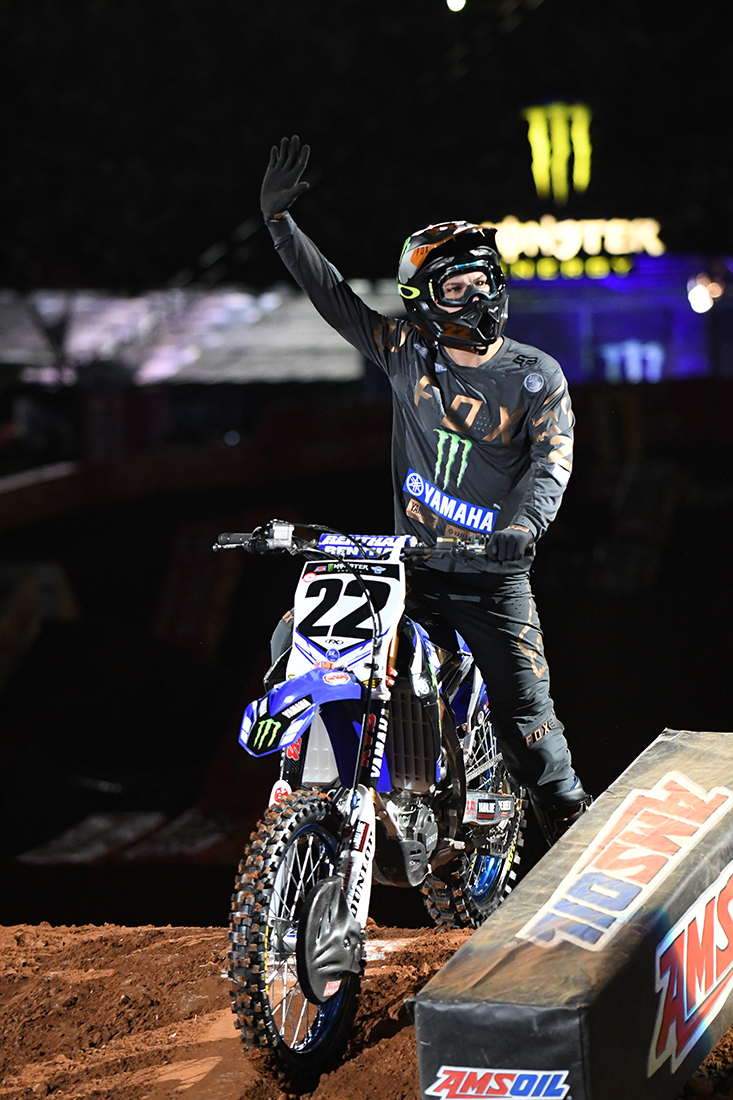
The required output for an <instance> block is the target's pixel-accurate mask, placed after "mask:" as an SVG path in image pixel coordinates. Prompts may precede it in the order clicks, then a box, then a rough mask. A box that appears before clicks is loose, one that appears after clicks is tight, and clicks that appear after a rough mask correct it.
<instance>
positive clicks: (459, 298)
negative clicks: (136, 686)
mask: <svg viewBox="0 0 733 1100" xmlns="http://www.w3.org/2000/svg"><path fill="white" fill-rule="evenodd" d="M474 272H479V273H480V274H482V275H484V276H485V277H486V282H485V283H483V285H482V286H477V285H476V284H475V283H467V284H466V286H465V288H464V290H463V293H462V294H460V295H455V294H453V295H448V294H446V293H445V291H444V289H443V288H444V286H445V284H446V283H447V282H448V281H449V280H450V279H455V278H456V276H458V275H468V274H473V273H474ZM504 290H505V283H504V275H503V273H502V271H501V268H497V267H496V265H495V264H494V263H491V261H489V260H474V261H472V262H470V263H465V264H455V265H454V266H453V267H449V268H446V270H445V271H443V272H441V275H440V278H439V279H431V280H430V281H429V283H428V291H429V293H430V296H431V298H432V299H433V301H434V302H437V303H438V305H442V306H454V307H455V306H457V307H459V308H461V307H462V306H466V305H468V304H469V303H470V302H472V301H473V300H474V299H475V298H477V297H478V298H480V299H484V300H485V301H493V300H494V299H496V298H498V297H500V296H501V294H503V292H504Z"/></svg>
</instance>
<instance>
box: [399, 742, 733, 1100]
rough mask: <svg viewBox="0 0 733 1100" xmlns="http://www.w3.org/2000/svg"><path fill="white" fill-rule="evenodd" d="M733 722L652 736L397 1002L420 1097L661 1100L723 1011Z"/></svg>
mask: <svg viewBox="0 0 733 1100" xmlns="http://www.w3.org/2000/svg"><path fill="white" fill-rule="evenodd" d="M732 903H733V734H726V733H693V732H689V731H672V730H665V732H664V733H663V734H662V735H661V736H660V737H658V738H657V740H656V741H655V742H654V743H653V744H652V745H650V746H649V748H648V749H646V751H645V752H644V753H642V755H641V756H640V757H639V758H638V759H637V760H636V761H635V763H634V764H633V765H632V766H631V767H630V768H629V769H627V771H626V772H624V774H623V775H622V776H621V777H620V778H619V779H618V780H617V781H616V782H615V783H614V784H612V786H611V787H610V788H609V790H608V791H607V792H606V793H605V794H604V795H603V796H602V797H601V798H600V799H599V800H598V801H597V802H596V803H595V805H594V806H593V808H592V810H591V811H590V813H588V814H585V815H584V816H583V818H581V820H580V821H579V822H578V823H577V824H576V825H575V826H574V827H573V828H572V829H571V830H570V832H569V833H568V834H567V835H566V836H565V837H563V839H562V840H561V841H560V843H559V844H557V845H556V846H555V847H554V848H553V849H552V850H551V851H550V852H549V853H548V854H547V855H546V856H545V857H544V858H543V859H542V860H541V862H540V863H539V864H538V865H537V866H536V867H535V868H533V870H532V871H531V872H530V873H529V875H527V877H526V879H524V881H523V882H521V883H520V885H519V886H518V887H517V889H516V890H515V891H514V893H512V894H511V896H510V897H509V898H508V899H507V900H506V902H505V903H504V904H503V905H502V907H501V908H500V909H499V910H498V912H497V913H495V914H494V915H493V916H492V917H490V918H489V919H488V920H487V921H486V923H485V924H484V925H483V927H482V928H480V929H479V930H478V931H477V932H476V933H474V935H473V936H472V937H471V939H470V940H469V941H468V942H467V943H466V944H465V945H464V946H463V947H462V948H461V949H460V951H458V952H457V954H456V955H455V956H454V957H453V958H452V959H451V960H450V962H449V963H447V965H446V966H444V967H443V969H442V970H441V971H440V972H439V973H438V974H436V976H435V977H434V978H433V979H432V981H430V982H429V983H428V984H427V986H425V988H424V989H423V990H422V991H421V992H420V993H419V994H418V996H417V997H416V998H415V999H414V1000H413V1002H412V1008H413V1011H414V1017H415V1027H416V1031H417V1046H418V1057H419V1063H420V1083H421V1088H422V1095H423V1096H424V1097H439V1098H442V1100H459V1098H461V1097H465V1098H468V1097H471V1098H474V1097H479V1096H481V1097H483V1096H486V1097H492V1098H496V1097H525V1096H526V1097H558V1098H562V1100H618V1097H619V1096H628V1097H637V1096H638V1097H641V1096H643V1097H645V1098H647V1097H648V1098H650V1100H651V1098H660V1100H662V1098H668V1100H673V1098H675V1097H677V1096H679V1095H680V1094H681V1092H682V1087H683V1085H684V1083H685V1081H686V1080H687V1079H688V1078H689V1077H690V1075H691V1074H692V1072H693V1071H694V1070H695V1069H696V1067H697V1066H698V1065H699V1064H700V1062H701V1061H702V1060H703V1059H704V1058H705V1056H706V1055H707V1054H708V1053H709V1051H710V1050H711V1049H712V1047H713V1046H714V1045H715V1043H716V1042H717V1040H718V1039H719V1038H720V1036H721V1035H722V1034H723V1033H724V1032H725V1031H726V1030H727V1029H728V1028H729V1027H730V1026H731V1023H733V916H732V915H731V905H732Z"/></svg>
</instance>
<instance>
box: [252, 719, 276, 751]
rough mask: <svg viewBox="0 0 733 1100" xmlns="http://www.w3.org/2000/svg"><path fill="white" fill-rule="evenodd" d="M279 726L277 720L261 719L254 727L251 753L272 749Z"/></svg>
mask: <svg viewBox="0 0 733 1100" xmlns="http://www.w3.org/2000/svg"><path fill="white" fill-rule="evenodd" d="M281 726H282V722H279V721H278V720H277V718H261V719H260V721H259V722H258V723H257V725H256V727H255V731H254V734H255V735H254V738H253V739H252V749H253V751H254V752H260V750H261V749H267V748H272V746H273V745H274V744H275V742H276V740H277V735H278V733H279V732H280V727H281Z"/></svg>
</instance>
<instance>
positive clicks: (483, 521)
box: [402, 444, 496, 534]
mask: <svg viewBox="0 0 733 1100" xmlns="http://www.w3.org/2000/svg"><path fill="white" fill-rule="evenodd" d="M469 445H470V444H469ZM439 454H440V452H439ZM452 461H454V459H453V460H452ZM461 476H463V475H461ZM445 481H446V482H447V477H446V478H445ZM444 483H445V482H444ZM402 488H403V490H404V491H405V492H406V493H409V494H410V496H411V497H413V498H414V499H415V500H418V501H420V502H421V503H422V504H426V505H427V506H428V508H430V510H431V511H432V512H434V513H435V514H436V515H438V516H442V517H443V518H444V519H448V520H450V521H451V523H453V524H455V525H456V527H464V528H467V529H468V530H469V531H485V532H486V533H487V534H490V533H491V532H492V531H493V530H494V522H495V520H496V512H494V511H492V510H491V509H490V508H479V507H478V505H476V504H471V503H470V501H467V500H461V498H460V497H453V496H450V495H449V494H448V493H444V492H442V491H441V490H440V489H438V488H437V486H435V485H433V484H432V482H430V481H428V479H427V478H425V477H423V476H422V475H421V474H418V473H417V472H416V471H415V470H412V469H410V470H408V472H407V477H406V478H405V482H404V485H403V486H402Z"/></svg>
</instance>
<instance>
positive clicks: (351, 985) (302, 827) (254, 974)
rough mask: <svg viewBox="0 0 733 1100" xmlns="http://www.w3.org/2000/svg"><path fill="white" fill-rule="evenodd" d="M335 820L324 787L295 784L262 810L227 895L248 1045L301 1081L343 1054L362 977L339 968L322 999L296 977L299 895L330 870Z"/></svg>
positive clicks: (237, 994)
mask: <svg viewBox="0 0 733 1100" xmlns="http://www.w3.org/2000/svg"><path fill="white" fill-rule="evenodd" d="M340 827H341V818H340V815H339V814H338V812H337V810H336V808H335V806H334V805H333V803H332V801H331V800H330V799H329V798H328V797H327V796H326V795H324V794H320V793H318V792H314V791H300V792H297V793H295V794H293V795H290V796H288V797H287V798H285V799H283V800H282V802H280V803H279V804H278V805H277V806H274V807H272V808H271V809H269V810H268V812H267V814H266V815H265V818H264V820H263V821H262V823H261V824H260V826H259V828H258V829H257V831H256V832H255V833H253V835H252V839H251V841H250V844H249V846H248V849H247V851H246V852H245V858H244V860H243V861H242V863H241V864H240V866H239V874H238V875H237V879H236V882H235V888H236V892H235V893H234V894H233V896H232V914H231V924H230V928H231V931H230V933H229V938H230V940H231V941H232V945H233V947H232V950H231V951H230V953H229V958H230V960H231V967H230V977H231V979H232V981H233V982H234V983H235V989H234V991H233V993H232V1009H233V1011H234V1013H235V1015H236V1017H237V1025H238V1027H239V1028H240V1029H241V1033H242V1039H243V1041H244V1044H245V1047H250V1046H258V1047H264V1048H265V1049H268V1050H269V1052H270V1055H271V1058H272V1061H273V1063H274V1066H273V1068H275V1069H276V1070H278V1071H279V1072H281V1073H282V1074H283V1075H284V1076H285V1078H286V1079H287V1080H288V1081H289V1082H291V1083H293V1084H294V1085H297V1086H299V1087H301V1088H302V1087H303V1086H307V1085H309V1084H315V1082H316V1081H317V1080H318V1078H319V1077H320V1075H321V1074H322V1073H324V1072H326V1071H327V1070H330V1069H333V1068H334V1067H335V1066H336V1065H338V1064H339V1062H340V1061H341V1059H342V1057H343V1054H344V1052H345V1050H346V1046H347V1044H348V1041H349V1037H350V1034H351V1027H352V1023H353V1019H354V1014H355V1012H356V1002H357V997H358V994H359V987H360V983H361V977H360V976H359V975H353V974H349V975H345V976H344V977H343V978H342V980H341V987H340V989H339V990H338V992H337V993H336V994H335V995H334V996H333V997H331V999H330V1000H328V1001H326V1003H325V1004H323V1005H317V1004H314V1003H312V1002H311V1001H309V1000H308V998H307V997H306V995H305V992H304V990H303V989H302V987H301V985H300V981H299V979H298V971H297V963H296V952H295V949H296V941H297V934H298V923H299V919H300V913H301V910H302V907H303V900H304V898H305V897H306V896H307V894H308V893H309V892H310V891H311V889H312V888H313V887H314V886H315V885H316V884H317V883H318V882H320V881H321V880H322V879H324V878H328V877H329V876H331V875H333V874H334V873H335V867H336V854H337V848H338V838H339V834H340Z"/></svg>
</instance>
